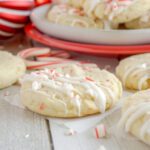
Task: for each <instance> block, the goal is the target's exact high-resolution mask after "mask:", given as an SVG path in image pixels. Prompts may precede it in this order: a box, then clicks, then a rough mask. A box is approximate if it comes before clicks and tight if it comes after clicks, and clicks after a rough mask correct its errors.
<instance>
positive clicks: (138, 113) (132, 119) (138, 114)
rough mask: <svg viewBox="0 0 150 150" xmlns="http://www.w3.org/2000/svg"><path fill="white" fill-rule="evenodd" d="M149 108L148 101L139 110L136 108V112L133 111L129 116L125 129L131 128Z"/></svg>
mask: <svg viewBox="0 0 150 150" xmlns="http://www.w3.org/2000/svg"><path fill="white" fill-rule="evenodd" d="M149 104H150V103H149ZM149 110H150V105H148V103H146V104H145V105H144V106H143V107H142V108H141V107H140V108H139V109H138V110H136V113H133V114H132V115H131V116H130V117H129V118H128V120H127V122H126V125H125V130H126V131H127V132H128V131H129V130H130V128H131V126H132V124H133V123H134V122H135V121H136V120H137V119H138V118H140V117H141V116H143V115H144V114H145V113H146V112H147V111H149Z"/></svg>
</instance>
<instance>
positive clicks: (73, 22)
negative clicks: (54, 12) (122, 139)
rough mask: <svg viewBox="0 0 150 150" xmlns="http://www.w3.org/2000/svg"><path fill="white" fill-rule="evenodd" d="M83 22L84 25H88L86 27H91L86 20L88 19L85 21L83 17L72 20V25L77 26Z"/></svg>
mask: <svg viewBox="0 0 150 150" xmlns="http://www.w3.org/2000/svg"><path fill="white" fill-rule="evenodd" d="M78 23H79V24H80V23H81V24H82V25H84V27H86V28H88V27H89V24H88V23H87V22H86V21H83V20H81V19H74V20H73V21H72V23H71V26H75V25H76V24H78Z"/></svg>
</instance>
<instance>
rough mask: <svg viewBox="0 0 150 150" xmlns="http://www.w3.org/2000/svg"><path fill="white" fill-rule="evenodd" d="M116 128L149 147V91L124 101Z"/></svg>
mask: <svg viewBox="0 0 150 150" xmlns="http://www.w3.org/2000/svg"><path fill="white" fill-rule="evenodd" d="M118 126H119V127H120V128H123V129H124V130H125V131H126V132H129V133H131V134H132V135H134V136H136V137H137V138H138V139H140V140H141V141H143V142H145V143H146V144H149V145H150V90H146V91H141V92H138V93H136V94H134V95H132V96H130V97H128V98H127V99H125V103H124V105H123V110H122V117H121V119H120V121H119V124H118Z"/></svg>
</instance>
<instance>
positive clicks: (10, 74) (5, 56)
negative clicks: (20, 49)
mask: <svg viewBox="0 0 150 150" xmlns="http://www.w3.org/2000/svg"><path fill="white" fill-rule="evenodd" d="M25 71H26V67H25V64H24V61H23V60H22V59H21V58H19V57H17V56H14V55H12V54H11V53H9V52H6V51H0V72H1V73H0V89H3V88H6V87H8V86H11V85H12V84H14V83H16V82H17V80H18V79H19V78H20V77H21V76H22V75H23V74H24V73H25Z"/></svg>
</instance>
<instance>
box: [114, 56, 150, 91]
mask: <svg viewBox="0 0 150 150" xmlns="http://www.w3.org/2000/svg"><path fill="white" fill-rule="evenodd" d="M116 74H117V76H118V77H119V78H120V79H121V81H122V83H123V85H124V86H125V87H126V88H129V89H132V90H144V89H148V88H150V54H149V53H147V54H139V55H134V56H130V57H128V58H125V59H124V60H122V61H121V62H120V63H119V65H118V66H117V68H116Z"/></svg>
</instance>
